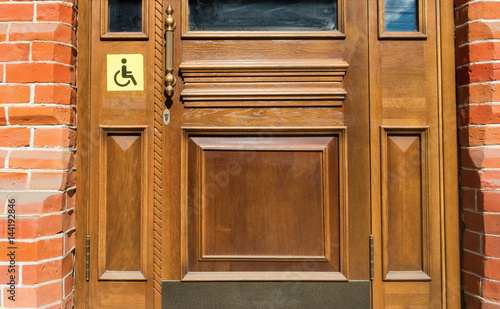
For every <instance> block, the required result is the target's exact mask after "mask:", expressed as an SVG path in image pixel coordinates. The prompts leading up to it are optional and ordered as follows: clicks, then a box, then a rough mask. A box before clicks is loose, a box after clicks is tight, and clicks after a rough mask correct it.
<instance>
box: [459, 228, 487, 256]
mask: <svg viewBox="0 0 500 309" xmlns="http://www.w3.org/2000/svg"><path fill="white" fill-rule="evenodd" d="M482 238H483V236H482V235H481V234H477V233H472V232H471V231H470V230H469V229H466V230H465V231H464V234H463V239H462V245H463V248H464V249H467V250H469V251H474V252H477V253H483V252H482V251H483V250H482V248H481V243H482Z"/></svg>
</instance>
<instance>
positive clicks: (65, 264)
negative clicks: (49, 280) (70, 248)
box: [62, 253, 75, 276]
mask: <svg viewBox="0 0 500 309" xmlns="http://www.w3.org/2000/svg"><path fill="white" fill-rule="evenodd" d="M74 263H75V261H74V254H73V253H70V254H68V255H66V256H65V257H63V259H62V274H63V276H66V275H67V274H69V273H71V272H73V266H74Z"/></svg>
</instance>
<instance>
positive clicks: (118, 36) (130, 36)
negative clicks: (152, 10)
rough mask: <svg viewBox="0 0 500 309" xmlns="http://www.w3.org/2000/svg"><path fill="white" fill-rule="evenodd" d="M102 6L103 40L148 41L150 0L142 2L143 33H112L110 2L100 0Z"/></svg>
mask: <svg viewBox="0 0 500 309" xmlns="http://www.w3.org/2000/svg"><path fill="white" fill-rule="evenodd" d="M155 1H156V0H155ZM100 4H101V18H100V20H101V40H147V39H148V38H149V36H148V24H149V22H148V12H149V0H142V32H110V31H109V14H108V0H100Z"/></svg>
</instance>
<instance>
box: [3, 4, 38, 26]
mask: <svg viewBox="0 0 500 309" xmlns="http://www.w3.org/2000/svg"><path fill="white" fill-rule="evenodd" d="M33 7H34V5H33V3H12V2H11V3H0V21H32V20H33V12H34V9H33Z"/></svg>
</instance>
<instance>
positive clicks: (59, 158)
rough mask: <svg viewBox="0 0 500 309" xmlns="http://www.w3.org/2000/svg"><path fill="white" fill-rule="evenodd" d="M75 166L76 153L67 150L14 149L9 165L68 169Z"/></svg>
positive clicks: (29, 167)
mask: <svg viewBox="0 0 500 309" xmlns="http://www.w3.org/2000/svg"><path fill="white" fill-rule="evenodd" d="M73 166H74V155H73V153H71V152H67V151H37V150H19V151H17V150H13V151H12V152H11V153H10V156H9V167H11V168H19V169H58V170H62V169H68V168H72V167H73Z"/></svg>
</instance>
